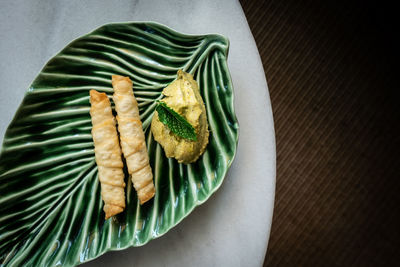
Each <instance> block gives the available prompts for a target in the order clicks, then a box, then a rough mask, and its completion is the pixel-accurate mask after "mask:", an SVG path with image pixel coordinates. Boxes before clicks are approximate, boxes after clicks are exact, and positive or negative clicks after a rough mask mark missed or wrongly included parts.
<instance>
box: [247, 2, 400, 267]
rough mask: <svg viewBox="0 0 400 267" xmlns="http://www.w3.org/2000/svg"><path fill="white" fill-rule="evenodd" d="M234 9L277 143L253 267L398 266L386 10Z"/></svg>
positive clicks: (393, 28)
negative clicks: (259, 264)
mask: <svg viewBox="0 0 400 267" xmlns="http://www.w3.org/2000/svg"><path fill="white" fill-rule="evenodd" d="M240 2H241V4H242V7H243V10H244V12H245V14H246V17H247V20H248V22H249V25H250V28H251V30H252V32H253V35H254V38H255V41H256V43H257V46H258V50H259V52H260V56H261V59H262V62H263V65H264V70H265V75H266V77H267V82H268V87H269V92H270V96H271V102H272V109H273V113H274V121H275V131H276V146H277V177H276V198H275V210H274V217H273V222H272V229H271V235H270V240H269V245H268V251H267V255H266V259H265V263H264V266H400V235H399V228H400V223H399V220H398V217H399V216H398V215H399V210H400V208H399V203H400V201H399V200H400V197H399V196H400V182H399V180H400V172H399V166H400V160H399V158H400V157H399V154H398V152H399V144H400V142H399V141H400V138H399V132H398V131H397V128H398V127H397V126H398V124H399V121H400V120H399V118H400V116H399V106H400V105H399V98H398V92H397V91H398V89H399V85H398V84H399V81H397V77H399V75H398V73H399V67H398V49H399V48H400V47H399V42H398V40H397V39H399V38H397V37H398V35H399V33H400V30H399V27H398V25H397V24H396V23H397V21H396V17H398V15H397V14H396V10H397V7H396V6H395V5H394V4H392V3H389V2H384V1H381V2H366V1H354V0H350V1H329V0H328V1H283V0H281V1H279V0H272V1H251V0H241V1H240Z"/></svg>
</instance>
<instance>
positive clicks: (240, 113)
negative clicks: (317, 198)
mask: <svg viewBox="0 0 400 267" xmlns="http://www.w3.org/2000/svg"><path fill="white" fill-rule="evenodd" d="M1 5H2V8H1V9H0V40H2V41H1V42H0V68H1V70H2V71H1V72H0V81H1V88H0V90H1V91H0V92H1V96H2V97H1V98H0V114H1V115H0V136H1V138H3V135H4V132H5V130H6V127H7V125H8V123H9V122H10V121H11V119H12V117H13V114H14V113H15V111H16V109H17V107H18V105H19V103H20V102H21V101H22V98H23V96H24V92H25V91H26V90H27V88H28V87H29V85H30V83H31V82H32V81H33V79H34V78H35V76H36V75H37V73H38V72H39V71H40V69H41V68H42V67H43V65H44V64H45V63H46V61H48V60H49V59H50V58H51V57H52V56H53V55H55V54H56V53H57V52H58V51H59V50H61V49H62V48H63V47H64V46H65V45H66V44H68V43H69V42H70V41H72V40H73V39H74V38H77V37H79V36H80V35H83V34H85V33H87V32H89V31H91V30H93V29H95V28H97V27H99V26H101V25H103V24H106V23H110V22H117V21H157V22H160V23H163V24H165V25H167V26H169V27H171V28H173V29H175V30H177V31H180V32H183V33H190V34H205V33H220V34H223V35H225V36H227V37H228V38H229V39H230V51H229V57H228V65H229V68H230V71H231V76H232V81H233V85H234V90H235V109H236V114H237V117H238V120H239V125H240V137H239V145H238V150H237V156H236V159H235V161H234V163H233V165H232V167H231V169H230V171H229V172H228V175H227V177H226V179H225V181H224V183H223V185H222V187H221V188H220V189H219V190H218V192H217V193H216V194H215V195H214V196H213V197H211V198H210V199H209V201H207V202H206V203H205V204H203V205H202V206H200V207H198V208H197V209H195V211H194V212H193V213H192V214H191V215H189V216H188V217H187V218H186V219H185V220H184V221H183V222H182V223H180V224H179V225H178V226H177V227H175V228H174V229H173V230H171V231H170V232H169V233H167V234H166V235H164V236H163V237H161V238H159V239H156V240H153V241H152V242H150V243H149V244H147V245H146V246H143V247H139V248H130V249H127V250H124V251H118V252H110V253H106V254H105V255H103V256H101V257H99V258H98V259H96V260H94V261H92V262H89V263H87V266H97V265H99V264H102V265H106V266H114V265H116V264H117V265H118V266H128V265H129V266H132V265H139V264H140V266H243V265H246V266H259V265H262V262H263V260H264V255H265V251H266V248H267V243H268V237H269V231H270V224H271V220H272V210H273V202H274V192H275V138H274V127H273V118H272V111H271V105H270V99H269V93H268V87H267V83H266V79H265V75H264V71H263V67H262V63H261V60H260V57H259V54H258V51H257V48H256V45H255V42H254V39H253V36H252V34H251V32H250V29H249V27H248V24H247V22H246V19H245V16H244V14H243V11H242V9H241V6H240V4H239V3H238V2H236V1H211V0H207V1H178V0H176V1H168V3H167V1H128V0H126V1H118V2H117V1H102V2H99V1H93V0H92V1H84V2H79V3H78V2H77V1H63V2H58V1H40V2H36V1H28V0H26V1H22V0H21V1H3V2H2V4H1ZM255 121H256V122H257V127H254V122H255ZM1 140H2V139H1Z"/></svg>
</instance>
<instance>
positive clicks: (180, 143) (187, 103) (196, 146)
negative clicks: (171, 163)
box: [151, 70, 209, 164]
mask: <svg viewBox="0 0 400 267" xmlns="http://www.w3.org/2000/svg"><path fill="white" fill-rule="evenodd" d="M162 94H163V95H164V96H165V97H164V98H163V99H162V100H161V101H162V102H164V103H165V104H167V106H169V107H170V108H172V109H173V110H174V111H175V112H177V113H178V114H179V115H181V116H182V117H184V118H185V119H186V120H187V121H188V122H189V123H190V124H191V125H192V126H193V128H194V129H195V132H196V135H197V141H191V140H188V139H185V138H183V137H180V136H178V135H176V134H175V133H173V132H172V131H171V130H170V129H169V128H168V126H167V125H165V124H163V123H162V122H161V121H160V119H159V117H158V112H157V111H155V112H154V116H153V119H152V122H151V131H152V133H153V136H154V139H155V140H156V141H157V142H158V143H159V144H160V145H161V146H162V147H163V149H164V151H165V155H166V156H167V157H168V158H175V159H176V160H177V161H178V162H179V163H186V164H187V163H192V162H195V161H197V159H198V158H199V157H200V156H201V155H202V154H203V153H204V150H205V148H206V146H207V144H208V135H209V132H208V123H207V115H206V109H205V106H204V103H203V99H202V98H201V95H200V91H199V87H198V85H197V82H196V81H195V80H194V79H193V76H192V75H191V74H189V73H186V72H184V71H182V70H178V77H177V79H176V80H175V81H173V82H172V83H171V84H170V85H168V86H167V87H166V88H165V89H164V90H163V92H162Z"/></svg>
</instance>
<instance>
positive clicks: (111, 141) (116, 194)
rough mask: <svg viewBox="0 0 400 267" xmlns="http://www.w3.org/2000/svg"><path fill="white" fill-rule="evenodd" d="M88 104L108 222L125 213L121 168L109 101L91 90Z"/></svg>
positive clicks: (104, 95)
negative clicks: (89, 104) (89, 105)
mask: <svg viewBox="0 0 400 267" xmlns="http://www.w3.org/2000/svg"><path fill="white" fill-rule="evenodd" d="M90 103H91V107H90V116H91V117H92V125H93V128H92V136H93V143H94V153H95V158H96V163H97V168H98V172H99V180H100V184H101V198H102V199H103V201H104V207H103V209H104V212H105V213H106V220H107V219H108V218H110V217H111V216H114V215H116V214H118V213H120V212H122V211H123V210H124V209H125V191H124V188H125V182H124V172H123V171H122V168H123V166H124V165H123V163H122V159H121V148H120V146H119V141H118V134H117V129H116V127H115V119H114V116H113V115H112V110H111V104H110V100H109V99H108V97H107V95H106V94H105V93H99V92H97V91H95V90H90Z"/></svg>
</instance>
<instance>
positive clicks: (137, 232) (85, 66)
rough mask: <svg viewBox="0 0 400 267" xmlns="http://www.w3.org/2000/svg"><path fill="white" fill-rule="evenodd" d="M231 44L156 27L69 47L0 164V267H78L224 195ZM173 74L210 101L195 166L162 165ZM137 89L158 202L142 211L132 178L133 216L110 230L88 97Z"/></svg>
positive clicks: (102, 31)
mask: <svg viewBox="0 0 400 267" xmlns="http://www.w3.org/2000/svg"><path fill="white" fill-rule="evenodd" d="M227 52H228V40H227V39H226V38H225V37H223V36H221V35H185V34H181V33H178V32H176V31H174V30H171V29H170V28H168V27H166V26H163V25H160V24H157V23H152V22H138V23H115V24H108V25H105V26H103V27H100V28H99V29H97V30H95V31H93V32H91V33H89V34H87V35H85V36H83V37H81V38H79V39H77V40H75V41H73V42H72V43H70V44H69V45H68V46H67V47H66V48H65V49H63V50H62V51H61V52H60V53H59V54H57V55H56V56H55V57H53V58H52V59H51V60H50V61H49V62H48V63H47V64H46V66H45V67H44V68H43V69H42V71H41V72H40V74H39V75H38V76H37V78H36V79H35V80H34V82H33V83H32V85H31V87H30V88H29V89H28V92H27V93H26V95H25V98H24V100H23V102H22V104H21V106H20V107H19V109H18V111H17V113H16V115H15V117H14V119H13V121H12V122H11V124H10V125H9V127H8V129H7V132H6V134H5V138H4V143H3V149H2V152H1V156H0V214H1V215H0V265H5V266H20V265H21V266H22V265H24V266H54V265H63V266H69V265H77V264H79V263H82V262H85V261H88V260H91V259H94V258H96V257H98V256H99V255H101V254H103V253H105V252H106V251H109V250H119V249H124V248H127V247H130V246H141V245H144V244H145V243H147V242H148V241H150V240H152V239H154V238H157V237H159V236H161V235H163V234H165V233H166V232H167V231H168V230H170V229H171V228H172V227H173V226H175V225H176V224H177V223H179V222H180V221H181V220H182V219H183V218H185V217H186V216H187V215H188V214H189V213H190V212H191V211H192V210H193V209H194V208H195V207H196V206H198V205H199V204H201V203H203V202H204V201H206V200H207V199H208V198H209V197H210V195H211V194H212V193H213V192H215V191H216V190H217V189H218V187H219V186H220V185H221V183H222V181H223V179H224V176H225V174H226V172H227V170H228V168H229V166H230V165H231V163H232V160H233V158H234V156H235V152H236V147H237V140H238V123H237V120H236V117H235V113H234V109H233V92H232V90H233V89H232V82H231V79H230V76H229V71H228V67H227V61H226V60H227ZM178 69H183V70H185V71H187V72H190V73H192V74H193V75H194V77H195V79H196V80H197V82H198V83H199V86H200V90H201V95H202V97H203V99H204V101H205V104H206V109H207V116H208V121H209V127H210V139H209V145H208V147H207V149H206V151H205V153H204V155H203V156H202V157H201V158H200V159H199V160H198V161H197V162H196V163H194V164H190V165H184V164H178V163H177V161H176V160H174V159H168V158H166V157H165V154H164V151H163V150H162V148H161V146H160V145H159V144H158V143H157V142H155V141H154V139H153V136H152V134H151V132H150V127H149V125H150V122H151V118H152V115H153V113H154V109H155V106H156V100H157V99H160V98H161V97H162V95H161V91H162V90H163V88H165V87H166V86H167V85H168V84H169V83H170V82H172V81H173V80H174V79H175V78H176V72H177V70H178ZM112 74H119V75H125V76H129V77H130V78H131V79H132V80H133V87H134V92H135V95H136V97H137V99H138V102H139V107H140V112H141V119H142V121H143V127H144V130H145V134H146V141H147V146H148V151H149V155H150V164H151V166H152V168H153V172H154V180H155V185H156V189H157V194H156V196H155V197H154V200H152V201H149V202H148V203H146V204H145V205H143V206H140V205H139V204H138V201H137V197H136V193H135V190H134V189H133V187H132V184H131V183H130V180H129V179H128V177H127V175H126V183H127V187H126V195H127V207H126V209H125V211H124V212H123V213H122V214H120V215H118V216H115V217H114V218H113V219H110V220H107V221H105V220H104V213H103V210H102V206H103V202H102V200H101V197H100V185H99V182H98V178H97V167H96V163H95V160H94V148H93V142H92V136H91V134H90V131H91V120H90V115H89V107H90V104H89V90H90V89H96V90H98V91H103V92H106V93H107V94H108V95H111V93H112V87H111V75H112Z"/></svg>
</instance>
